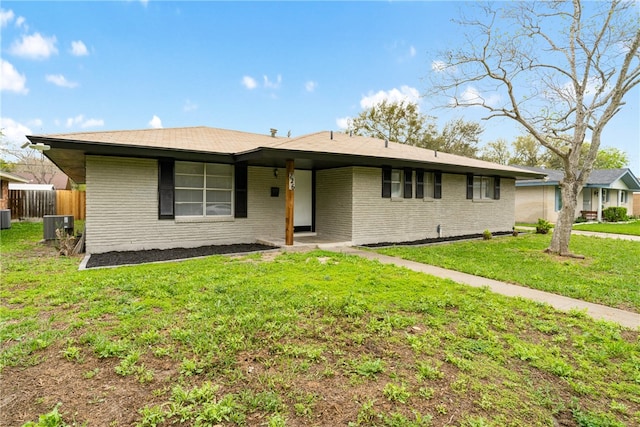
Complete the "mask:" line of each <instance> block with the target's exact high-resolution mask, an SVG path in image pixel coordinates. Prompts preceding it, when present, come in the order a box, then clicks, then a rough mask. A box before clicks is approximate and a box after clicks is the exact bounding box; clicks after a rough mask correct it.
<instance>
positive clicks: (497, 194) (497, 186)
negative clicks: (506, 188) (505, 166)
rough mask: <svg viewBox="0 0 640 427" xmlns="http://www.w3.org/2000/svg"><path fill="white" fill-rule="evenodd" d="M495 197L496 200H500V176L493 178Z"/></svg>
mask: <svg viewBox="0 0 640 427" xmlns="http://www.w3.org/2000/svg"><path fill="white" fill-rule="evenodd" d="M493 183H494V187H493V198H494V199H496V200H500V177H499V176H496V177H495V178H493Z"/></svg>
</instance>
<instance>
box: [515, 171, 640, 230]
mask: <svg viewBox="0 0 640 427" xmlns="http://www.w3.org/2000/svg"><path fill="white" fill-rule="evenodd" d="M525 169H527V170H529V171H533V172H539V173H545V174H546V175H547V176H546V177H545V178H543V179H528V180H518V181H516V221H517V222H536V221H538V219H539V218H542V219H545V220H547V221H549V222H554V223H555V222H556V221H557V220H558V212H559V211H560V209H561V208H562V197H561V195H560V187H559V183H560V180H561V179H562V178H563V176H564V173H563V172H562V171H559V170H553V169H542V168H532V167H527V168H525ZM634 191H640V181H638V178H636V177H635V176H634V175H633V173H632V172H631V170H629V169H597V170H594V171H592V172H591V175H590V176H589V179H588V180H587V183H586V184H585V186H584V188H583V189H582V191H581V192H580V194H578V204H577V208H576V215H575V216H576V218H578V217H580V216H582V217H585V218H587V219H591V220H598V221H601V220H602V210H603V209H606V208H608V207H610V206H623V207H625V208H627V214H628V215H630V216H631V215H634V206H633V192H634Z"/></svg>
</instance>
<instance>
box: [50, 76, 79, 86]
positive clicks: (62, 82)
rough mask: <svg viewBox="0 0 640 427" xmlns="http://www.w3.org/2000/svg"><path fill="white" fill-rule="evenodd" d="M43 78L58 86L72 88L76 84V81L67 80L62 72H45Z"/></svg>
mask: <svg viewBox="0 0 640 427" xmlns="http://www.w3.org/2000/svg"><path fill="white" fill-rule="evenodd" d="M45 79H46V80H47V81H48V82H49V83H53V84H54V85H56V86H60V87H68V88H74V87H76V86H78V83H76V82H70V81H68V80H67V79H66V78H65V77H64V76H63V75H62V74H47V75H46V77H45Z"/></svg>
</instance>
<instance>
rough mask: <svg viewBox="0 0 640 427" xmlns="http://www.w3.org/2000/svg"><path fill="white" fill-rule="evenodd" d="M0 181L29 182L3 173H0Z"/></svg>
mask: <svg viewBox="0 0 640 427" xmlns="http://www.w3.org/2000/svg"><path fill="white" fill-rule="evenodd" d="M0 180H2V181H7V182H29V180H28V179H24V178H22V177H19V176H18V175H14V174H12V173H9V172H5V171H0Z"/></svg>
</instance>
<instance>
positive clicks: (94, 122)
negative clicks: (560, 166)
mask: <svg viewBox="0 0 640 427" xmlns="http://www.w3.org/2000/svg"><path fill="white" fill-rule="evenodd" d="M66 126H67V127H68V128H70V127H72V126H80V127H81V128H83V129H84V128H91V127H99V126H104V120H102V119H85V118H84V115H83V114H78V115H77V116H75V117H69V118H68V119H67V122H66Z"/></svg>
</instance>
